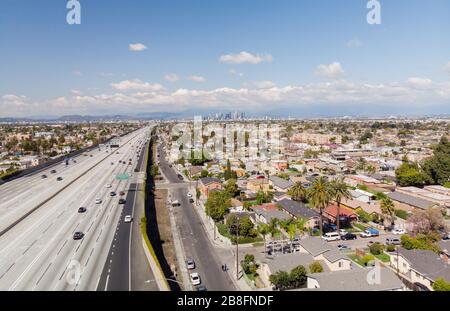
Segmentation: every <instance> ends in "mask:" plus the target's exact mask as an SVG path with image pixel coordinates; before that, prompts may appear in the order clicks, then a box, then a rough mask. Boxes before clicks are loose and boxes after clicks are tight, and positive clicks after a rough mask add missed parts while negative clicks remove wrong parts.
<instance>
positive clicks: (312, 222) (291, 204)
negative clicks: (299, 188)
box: [277, 199, 320, 228]
mask: <svg viewBox="0 0 450 311" xmlns="http://www.w3.org/2000/svg"><path fill="white" fill-rule="evenodd" d="M277 205H278V206H279V207H281V208H282V209H283V210H284V211H285V212H286V213H288V214H289V215H291V216H292V217H294V218H296V219H299V218H302V219H306V220H307V222H306V224H305V227H306V228H315V227H317V226H318V225H319V220H320V215H319V213H318V212H316V211H315V210H313V209H311V208H308V207H307V206H306V205H305V204H304V203H302V202H297V201H293V200H289V199H283V200H281V201H278V202H277Z"/></svg>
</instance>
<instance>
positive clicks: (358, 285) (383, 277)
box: [307, 267, 404, 292]
mask: <svg viewBox="0 0 450 311" xmlns="http://www.w3.org/2000/svg"><path fill="white" fill-rule="evenodd" d="M371 271H372V269H352V270H344V271H336V272H322V273H310V274H308V280H307V288H308V289H314V290H319V291H346V292H352V291H402V290H404V285H403V283H402V281H401V280H400V279H399V278H398V277H397V276H396V275H395V273H394V272H393V271H392V270H391V269H389V268H385V267H382V268H380V270H379V271H380V274H379V277H380V282H376V280H374V281H373V282H368V276H369V274H370V272H371ZM369 280H370V279H369Z"/></svg>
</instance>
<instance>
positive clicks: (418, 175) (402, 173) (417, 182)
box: [395, 162, 425, 187]
mask: <svg viewBox="0 0 450 311" xmlns="http://www.w3.org/2000/svg"><path fill="white" fill-rule="evenodd" d="M395 177H396V178H397V181H398V184H399V185H400V186H402V187H408V186H415V187H421V186H423V184H424V181H425V179H424V175H423V174H422V172H421V171H420V168H419V166H418V164H417V163H409V162H403V163H402V165H400V166H399V167H398V168H397V169H396V170H395Z"/></svg>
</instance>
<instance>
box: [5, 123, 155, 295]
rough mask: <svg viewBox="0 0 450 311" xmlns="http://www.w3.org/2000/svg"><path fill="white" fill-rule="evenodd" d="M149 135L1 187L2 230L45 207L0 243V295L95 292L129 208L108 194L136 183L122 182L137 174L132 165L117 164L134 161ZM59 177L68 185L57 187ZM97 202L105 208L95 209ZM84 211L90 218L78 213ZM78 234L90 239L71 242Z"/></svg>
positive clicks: (129, 138)
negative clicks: (125, 176)
mask: <svg viewBox="0 0 450 311" xmlns="http://www.w3.org/2000/svg"><path fill="white" fill-rule="evenodd" d="M148 132H149V128H145V129H141V130H139V131H137V132H134V133H131V134H129V135H127V136H124V137H122V138H121V147H120V148H119V149H118V150H114V152H108V153H107V152H106V148H103V149H102V150H101V151H98V149H95V150H93V151H91V152H89V153H88V155H87V156H84V155H80V156H78V157H76V160H77V162H76V163H73V162H71V163H70V165H69V166H68V167H65V165H60V166H59V168H58V167H57V168H56V170H57V173H56V174H51V173H50V172H47V171H44V172H41V174H46V175H48V178H47V179H41V177H40V175H41V174H39V175H34V176H24V177H22V178H19V179H17V180H14V181H12V182H10V183H7V184H5V185H2V186H0V195H1V196H2V204H1V206H0V226H2V227H3V228H4V227H7V226H9V225H10V224H11V222H14V221H15V220H17V219H20V217H23V215H24V214H26V213H27V212H28V211H29V210H31V209H33V208H34V207H35V206H37V205H39V204H41V202H45V203H43V204H42V206H40V207H39V208H38V209H37V210H36V211H34V212H32V213H31V214H30V215H28V216H27V217H26V218H25V219H23V220H22V221H20V222H19V223H18V224H16V225H15V226H13V227H12V228H11V229H10V230H9V231H7V232H6V233H4V234H3V235H2V236H1V237H0V290H95V289H96V288H97V285H98V283H99V281H100V276H101V273H102V271H103V268H104V265H105V262H106V258H107V256H108V252H109V250H110V247H111V245H112V242H113V239H114V236H115V230H116V227H117V223H118V222H119V219H120V217H121V213H122V208H123V207H122V206H121V205H119V204H118V200H119V195H117V196H110V195H109V193H110V192H111V191H115V192H116V193H117V194H118V193H119V191H125V192H126V195H127V196H129V195H130V194H127V193H128V191H127V189H128V188H129V187H130V185H129V183H130V181H128V180H118V179H116V177H117V175H119V174H123V173H129V174H133V172H132V171H133V169H134V166H133V165H128V164H119V163H118V162H119V160H121V161H125V162H126V163H128V160H129V159H132V162H136V161H137V158H136V148H137V146H138V145H139V144H140V143H142V142H143V141H144V136H145V135H146V134H148ZM116 152H119V153H118V154H117V153H116ZM90 155H92V157H91V156H90ZM51 169H55V168H49V170H51ZM83 173H84V175H83ZM58 176H61V177H63V181H61V182H57V181H56V177H58ZM80 176H81V177H80ZM106 184H110V185H111V188H107V187H106V186H105V185H106ZM64 187H66V188H65V189H64V190H62V191H61V189H63V188H64ZM59 191H61V192H60V193H58V192H59ZM3 195H5V196H3ZM49 198H50V199H49ZM96 198H100V199H102V203H101V204H95V199H96ZM48 199H49V200H48ZM46 200H48V201H46ZM81 206H83V207H85V208H87V212H86V213H82V214H80V213H78V212H77V210H78V208H79V207H81ZM76 231H81V232H83V233H84V234H85V236H84V238H83V239H81V240H73V238H72V237H73V233H74V232H76Z"/></svg>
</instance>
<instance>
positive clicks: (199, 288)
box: [196, 285, 208, 292]
mask: <svg viewBox="0 0 450 311" xmlns="http://www.w3.org/2000/svg"><path fill="white" fill-rule="evenodd" d="M196 289H197V292H206V291H208V290H207V289H206V286H205V285H199V286H197V288H196Z"/></svg>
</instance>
